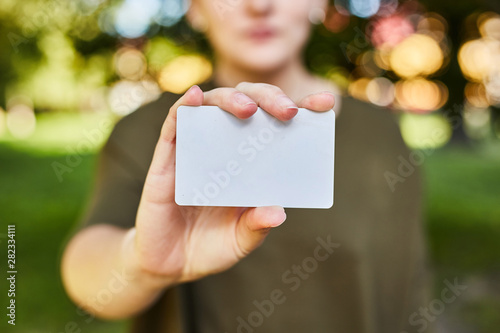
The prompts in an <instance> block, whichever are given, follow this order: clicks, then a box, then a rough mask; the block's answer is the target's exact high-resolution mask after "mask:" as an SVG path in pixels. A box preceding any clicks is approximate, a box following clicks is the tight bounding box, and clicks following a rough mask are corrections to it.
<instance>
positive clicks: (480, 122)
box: [463, 106, 491, 140]
mask: <svg viewBox="0 0 500 333" xmlns="http://www.w3.org/2000/svg"><path fill="white" fill-rule="evenodd" d="M463 119H464V130H465V132H466V133H467V135H468V136H469V137H471V138H473V139H476V140H480V139H486V138H488V137H489V136H490V134H491V127H490V122H491V110H490V108H476V107H472V106H465V107H464V112H463Z"/></svg>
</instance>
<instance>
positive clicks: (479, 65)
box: [458, 39, 500, 82]
mask: <svg viewBox="0 0 500 333" xmlns="http://www.w3.org/2000/svg"><path fill="white" fill-rule="evenodd" d="M458 62H459V64H460V68H461V69H462V72H463V73H464V75H465V76H466V77H467V78H468V79H469V80H471V81H477V82H481V81H483V80H485V79H487V78H488V76H489V75H490V73H491V72H494V71H500V41H498V40H494V39H476V40H471V41H468V42H466V43H465V44H464V45H462V47H461V48H460V51H459V53H458Z"/></svg>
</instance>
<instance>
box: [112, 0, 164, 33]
mask: <svg viewBox="0 0 500 333" xmlns="http://www.w3.org/2000/svg"><path fill="white" fill-rule="evenodd" d="M160 7H161V2H160V0H125V1H124V2H123V3H122V4H121V5H120V6H119V7H118V9H117V10H116V13H115V22H114V23H115V29H116V31H117V32H118V33H119V34H120V35H122V36H124V37H127V38H137V37H140V36H142V35H144V34H145V33H146V32H147V31H148V29H149V25H150V23H151V20H152V19H153V17H154V16H155V15H156V13H157V12H158V11H159V10H160Z"/></svg>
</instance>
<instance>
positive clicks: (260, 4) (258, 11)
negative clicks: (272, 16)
mask: <svg viewBox="0 0 500 333" xmlns="http://www.w3.org/2000/svg"><path fill="white" fill-rule="evenodd" d="M241 1H245V2H246V7H247V10H248V11H249V12H250V13H251V14H253V15H265V14H268V13H269V12H270V11H271V10H272V8H273V0H241Z"/></svg>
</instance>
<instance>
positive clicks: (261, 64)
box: [233, 50, 291, 74]
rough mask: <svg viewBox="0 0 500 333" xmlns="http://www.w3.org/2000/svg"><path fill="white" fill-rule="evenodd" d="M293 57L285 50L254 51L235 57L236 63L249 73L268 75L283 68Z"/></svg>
mask: <svg viewBox="0 0 500 333" xmlns="http://www.w3.org/2000/svg"><path fill="white" fill-rule="evenodd" d="M290 58H291V55H290V54H289V53H286V54H285V53H283V50H262V51H258V50H252V51H250V52H241V53H239V54H236V55H235V58H233V59H234V60H235V63H237V64H239V65H240V66H241V67H242V68H245V69H246V70H248V71H253V72H257V73H262V74H266V73H269V72H273V71H276V70H279V69H280V68H283V67H284V66H285V65H286V64H287V63H288V62H289V61H290Z"/></svg>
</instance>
